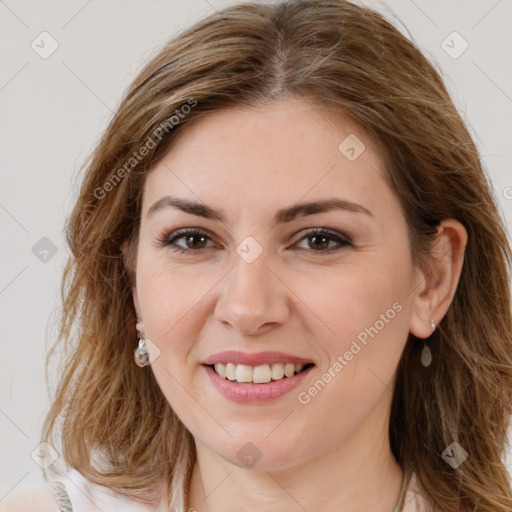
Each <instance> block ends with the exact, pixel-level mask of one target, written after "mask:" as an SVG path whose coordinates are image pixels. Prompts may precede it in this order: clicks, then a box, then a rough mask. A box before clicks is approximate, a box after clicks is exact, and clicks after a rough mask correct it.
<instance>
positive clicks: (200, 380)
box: [133, 99, 467, 512]
mask: <svg viewBox="0 0 512 512" xmlns="http://www.w3.org/2000/svg"><path fill="white" fill-rule="evenodd" d="M349 134H356V135H357V137H358V138H359V139H360V140H361V141H363V143H364V145H365V149H364V151H363V152H362V153H361V154H360V155H359V156H358V157H357V158H356V159H355V160H354V161H349V160H348V159H347V158H346V157H345V155H344V154H342V153H341V152H340V151H339V150H338V146H339V144H340V142H341V141H342V140H343V139H345V137H347V136H348V135H349ZM384 173H385V170H384V169H383V165H382V160H381V155H380V152H379V148H378V146H377V145H376V144H375V143H374V142H373V141H372V140H371V139H370V137H369V136H368V135H367V134H366V133H365V132H364V131H363V130H362V129H361V128H359V127H357V126H355V125H353V124H351V123H350V122H349V121H348V119H344V118H341V117H339V116H338V117H336V118H335V117H333V116H331V115H329V113H328V112H325V111H323V110H320V109H318V108H313V106H312V104H311V103H310V102H306V101H304V100H302V99H286V100H281V101H279V102H277V103H273V104H271V105H267V106H265V107H261V108H259V109H247V108H234V109H229V110H223V111H218V112H216V113H214V114H213V115H211V116H210V117H208V118H204V119H202V120H200V121H199V122H197V123H194V124H192V125H190V126H189V127H188V128H187V129H186V130H184V132H182V134H181V136H180V138H179V139H178V141H177V143H176V145H175V146H173V147H172V148H171V149H170V151H169V152H168V154H167V155H166V156H165V157H164V159H163V160H162V161H160V162H159V164H158V165H157V166H156V167H155V168H154V169H153V170H152V171H151V172H150V174H149V175H148V177H147V180H146V183H145V186H144V191H143V203H142V216H141V225H140V236H139V242H138V248H137V264H136V269H135V270H136V283H135V287H134V288H133V300H134V305H135V308H136V311H137V315H138V318H139V319H141V322H140V323H139V328H140V330H141V334H142V335H143V336H145V337H146V338H148V339H150V340H151V341H152V343H153V344H154V345H152V344H150V353H151V354H152V356H154V357H156V356H158V357H156V359H155V360H154V362H153V363H152V366H151V367H152V370H153V372H154V375H155V377H156V379H157V381H158V384H159V386H160V387H161V389H162V392H163V393H164V395H165V397H166V398H167V400H168V401H169V403H170V405H171V406H172V407H173V409H174V410H175V412H176V413H177V415H178V416H179V417H180V419H181V420H182V421H183V423H184V424H185V426H186V427H187V428H188V429H189V430H190V432H191V433H192V435H193V437H194V439H195V442H196V447H197V453H198V458H197V463H196V465H195V467H194V471H193V476H192V481H191V485H190V497H189V507H194V508H195V509H196V510H197V511H199V512H217V511H221V510H222V511H223V512H226V511H228V512H229V511H241V510H251V511H265V512H269V511H270V512H277V511H282V510H287V511H292V512H294V511H303V510H325V511H338V510H344V511H350V512H358V511H367V510H374V511H382V512H389V511H391V510H393V508H394V506H395V505H396V502H397V500H398V496H399V492H400V487H401V484H402V478H403V474H402V471H401V468H400V467H399V465H398V464H397V462H396V460H395V459H394V457H393V455H392V453H391V450H390V446H389V440H388V422H389V410H390V404H391V398H392V389H393V377H394V372H395V369H396V366H397V364H398V361H399V358H400V355H401V353H402V351H403V348H404V346H405V343H406V341H407V338H408V334H409V333H410V332H411V333H413V334H414V335H416V336H417V337H419V338H427V337H429V336H430V335H431V333H432V327H431V319H433V320H434V321H435V323H436V325H437V324H439V322H440V321H441V319H442V318H443V316H444V315H445V314H446V311H447V309H448V307H449V305H450V303H451V301H452V298H453V295H454V293H455V289H456V286H457V282H458V279H459V276H460V271H461V267H462V261H463V252H464V248H465V245H466V241H467V234H466V231H465V229H464V227H463V226H462V225H461V224H460V223H458V222H457V221H455V220H451V219H448V220H445V221H443V223H442V224H441V226H440V228H439V233H438V243H437V245H436V250H435V252H434V253H433V254H432V262H433V266H432V269H433V271H431V272H429V273H426V272H423V271H422V270H421V269H419V268H416V267H415V265H413V262H412V260H411V250H410V245H409V240H408V237H407V231H406V220H405V217H404V215H403V212H402V210H401V208H400V204H399V202H398V199H397V198H396V197H395V195H394V194H393V192H392V191H391V189H390V188H389V187H388V185H387V184H386V182H385V181H384V178H383V176H384ZM165 195H173V196H177V197H180V198H184V199H188V200H192V201H199V202H204V203H206V204H207V205H209V206H211V207H214V208H217V209H222V210H223V211H224V213H225V216H226V220H225V222H220V221H218V220H212V219H205V218H202V217H199V216H195V215H192V214H190V213H185V212H182V211H180V210H179V209H177V208H172V207H167V208H163V209H161V210H159V211H157V212H155V213H154V214H152V215H150V216H149V217H148V216H147V212H148V210H149V208H150V207H151V206H152V205H153V204H154V203H155V202H156V201H157V200H159V199H160V198H162V197H163V196H165ZM330 197H338V198H344V199H348V200H350V201H352V202H356V203H359V204H360V205H362V206H364V207H365V208H367V209H369V210H370V211H371V213H372V216H368V215H365V214H362V213H355V212H349V211H330V212H324V213H317V214H314V215H308V216H304V217H299V218H297V219H295V220H293V221H291V222H289V223H283V224H277V225H276V224H274V223H273V220H272V219H273V216H274V213H275V211H276V210H278V209H280V208H284V207H287V206H292V205H294V204H296V203H298V202H306V201H313V200H318V199H326V198H330ZM186 227H191V228H198V229H200V230H202V231H206V234H207V236H208V237H209V238H208V239H207V241H206V242H204V243H201V239H200V238H197V237H196V238H195V239H193V240H190V239H188V238H186V237H185V238H183V237H182V238H181V239H179V240H176V242H175V244H177V245H179V246H181V247H183V248H188V251H189V253H187V254H180V253H178V252H176V251H173V250H172V246H170V245H167V246H165V245H159V239H160V238H161V237H165V236H166V235H170V234H172V233H173V232H174V231H176V230H177V229H180V228H186ZM322 227H327V228H329V229H331V230H333V231H335V232H337V233H339V234H340V236H341V237H343V236H349V237H350V238H351V240H352V242H353V246H343V245H341V246H340V245H339V244H338V243H337V242H336V241H335V240H332V239H331V241H330V242H329V245H328V246H327V247H324V246H322V243H321V242H318V238H317V239H316V242H315V240H314V239H313V240H312V238H311V236H310V237H309V238H308V237H306V235H307V234H309V235H311V234H310V233H307V231H312V230H313V228H318V229H319V228H322ZM248 236H251V237H253V238H254V239H255V240H256V241H257V242H258V243H259V245H260V246H261V248H262V249H263V252H262V254H261V255H259V256H258V257H257V258H256V260H255V261H254V262H252V263H250V264H249V263H247V261H246V260H244V259H243V258H242V257H240V256H239V254H238V253H237V252H236V248H237V246H239V244H240V243H241V242H242V241H243V240H244V239H245V238H246V237H248ZM169 238H170V237H169ZM187 240H188V244H187ZM197 247H199V248H197ZM336 247H337V249H331V250H330V251H328V248H336ZM322 251H323V252H322ZM432 269H431V270H432ZM396 303H398V304H399V305H400V306H401V309H400V312H399V313H397V314H396V315H395V316H394V318H393V319H392V320H389V321H388V322H386V323H385V326H384V328H382V329H380V330H379V332H378V334H377V335H375V336H374V337H373V338H369V339H368V343H367V345H366V346H364V347H363V348H362V350H361V351H360V352H359V353H357V355H355V356H354V357H353V359H352V360H351V361H348V362H347V364H346V365H345V366H344V367H343V369H342V371H339V372H337V373H336V376H335V377H334V378H332V380H331V381H330V382H329V383H328V384H327V385H326V386H325V388H324V389H322V390H321V392H319V393H318V394H317V395H316V396H315V397H313V398H312V399H311V400H310V402H309V403H307V404H302V403H300V402H299V401H298V394H299V393H300V392H301V391H307V390H308V388H309V387H310V386H312V385H313V384H314V382H316V381H317V380H318V379H319V378H321V376H322V374H323V373H324V372H327V371H328V369H329V368H330V367H332V365H333V363H334V361H336V359H337V357H338V356H340V355H341V356H343V354H344V353H345V352H346V351H347V350H349V348H350V346H351V343H352V342H353V341H354V340H355V339H356V338H357V336H358V334H360V333H361V332H362V331H364V329H365V328H367V327H370V326H374V325H375V324H376V321H377V320H379V319H381V318H382V317H381V315H382V314H385V313H386V311H387V310H389V309H390V308H392V305H393V304H396ZM155 347H157V348H155ZM228 349H241V350H245V351H247V352H259V351H266V350H276V351H282V352H286V353H291V354H294V355H297V356H300V357H306V358H308V359H311V360H312V361H313V362H314V363H315V365H316V366H315V368H314V369H313V371H312V372H311V373H310V374H309V375H308V376H307V377H306V379H305V380H304V382H303V383H302V384H301V386H299V388H298V389H297V390H294V391H292V392H290V393H288V394H286V395H284V396H282V397H281V398H279V399H278V400H277V401H274V402H272V403H267V404H237V403H234V402H231V401H230V400H228V399H227V398H225V397H224V396H222V395H221V394H219V393H218V392H217V390H216V389H215V388H214V387H213V386H212V385H211V383H210V380H209V378H208V377H207V375H205V372H204V371H203V368H202V367H201V366H200V363H201V361H203V360H204V359H205V358H206V357H208V356H209V355H211V354H213V353H215V352H218V351H221V350H228ZM434 357H435V354H434ZM424 371H428V369H426V370H424ZM249 442H250V443H252V444H253V445H255V447H256V448H257V450H258V453H260V454H261V459H260V460H259V461H258V462H257V463H256V464H255V465H254V466H252V467H250V468H248V467H246V466H245V465H244V463H243V462H242V460H240V459H239V457H238V456H237V452H238V451H239V450H240V449H241V448H242V447H243V446H244V445H245V444H246V443H249Z"/></svg>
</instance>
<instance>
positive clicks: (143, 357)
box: [133, 338, 150, 368]
mask: <svg viewBox="0 0 512 512" xmlns="http://www.w3.org/2000/svg"><path fill="white" fill-rule="evenodd" d="M133 356H134V359H135V364H136V365H137V366H140V367H141V368H143V367H144V366H148V365H149V364H150V363H149V353H148V347H147V346H146V340H145V339H144V338H141V339H140V340H139V345H138V347H137V348H136V349H135V350H134V351H133Z"/></svg>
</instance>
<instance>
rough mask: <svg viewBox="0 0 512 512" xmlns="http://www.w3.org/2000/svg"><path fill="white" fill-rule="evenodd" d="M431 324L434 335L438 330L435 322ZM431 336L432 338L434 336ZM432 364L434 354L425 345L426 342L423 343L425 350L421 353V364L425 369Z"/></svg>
mask: <svg viewBox="0 0 512 512" xmlns="http://www.w3.org/2000/svg"><path fill="white" fill-rule="evenodd" d="M430 322H431V325H432V334H434V332H435V330H436V324H435V322H434V320H430ZM432 334H431V336H432ZM431 363H432V352H431V350H430V348H429V346H428V345H427V344H426V343H425V341H424V342H423V350H422V351H421V364H422V365H423V366H425V368H426V367H427V366H430V364H431Z"/></svg>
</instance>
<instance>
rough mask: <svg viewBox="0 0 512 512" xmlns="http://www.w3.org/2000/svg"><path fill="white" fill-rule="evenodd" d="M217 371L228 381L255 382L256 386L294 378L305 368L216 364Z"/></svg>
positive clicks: (283, 365) (289, 364) (295, 366)
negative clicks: (285, 378) (284, 378)
mask: <svg viewBox="0 0 512 512" xmlns="http://www.w3.org/2000/svg"><path fill="white" fill-rule="evenodd" d="M214 368H215V371H216V372H217V373H218V374H219V375H220V376H221V377H222V378H224V379H225V378H227V379H228V380H236V381H237V382H254V383H255V384H264V383H265V382H270V381H271V380H280V379H282V378H283V377H284V376H285V375H286V377H292V376H293V375H294V374H295V373H299V372H300V371H302V369H303V368H304V365H303V364H293V363H286V364H282V363H275V364H272V365H269V364H261V365H259V366H249V365H247V364H234V363H228V364H223V363H216V364H215V365H214Z"/></svg>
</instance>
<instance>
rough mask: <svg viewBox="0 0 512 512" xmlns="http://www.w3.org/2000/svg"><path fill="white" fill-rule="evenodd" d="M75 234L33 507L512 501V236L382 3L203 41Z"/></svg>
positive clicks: (434, 81)
mask: <svg viewBox="0 0 512 512" xmlns="http://www.w3.org/2000/svg"><path fill="white" fill-rule="evenodd" d="M67 235H68V241H69V245H70V248H71V251H72V257H71V259H70V261H69V263H68V266H67V268H66V271H65V275H64V281H63V298H64V304H65V306H64V311H63V319H62V325H61V340H64V341H65V340H71V339H75V340H76V346H74V347H73V350H70V351H69V354H70V355H69V360H68V361H67V364H66V367H65V371H64V373H63V376H62V380H61V383H60V386H59V388H58V391H57V395H56V398H55V402H54V405H53V407H52V409H51V410H50V412H49V415H48V417H47V420H46V423H45V428H44V435H43V439H44V440H45V441H47V442H48V443H50V444H51V445H53V446H58V447H59V451H60V453H61V454H62V458H61V459H59V461H57V462H56V463H55V464H53V465H51V466H50V469H49V471H48V475H47V478H48V482H49V485H48V489H47V490H45V491H38V492H37V493H36V494H33V495H26V496H25V497H24V498H22V500H21V501H18V502H17V505H12V508H8V510H15V507H18V508H17V510H29V509H30V505H29V501H30V499H34V500H39V501H38V508H39V510H41V509H42V510H48V511H50V510H75V511H78V512H80V511H85V510H96V509H99V510H102V511H104V512H107V511H111V510H176V511H185V510H189V511H190V510H197V511H199V512H203V511H204V512H207V511H208V512H211V511H213V512H216V511H219V510H224V511H226V510H227V511H230V510H241V509H243V510H261V511H263V510H265V511H283V510H286V511H295V510H297V511H299V510H309V511H313V510H327V511H331V510H332V511H334V510H350V511H353V512H356V511H363V510H375V511H379V512H380V511H382V512H388V511H389V512H391V511H400V510H405V511H411V512H412V511H427V510H433V511H440V512H447V511H450V512H451V511H460V512H466V511H474V510H478V511H482V512H487V511H488V512H490V511H506V510H511V508H512V491H511V487H510V482H509V478H508V475H507V470H506V468H505V466H504V463H503V461H502V456H503V451H504V448H505V446H506V432H507V426H508V424H509V420H510V414H511V402H512V350H511V349H512V344H511V339H512V338H511V313H510V292H509V287H508V279H509V263H510V255H511V254H510V247H509V243H508V240H507V236H506V232H505V230H504V227H503V223H502V221H501V219H500V216H499V214H498V210H497V207H496V202H495V200H494V198H493V195H492V192H491V189H490V186H489V184H488V181H487V179H486V177H485V175H484V173H483V170H482V164H481V160H480V156H479V154H478V152H477V149H476V147H475V144H474V142H473V140H472V139H471V136H470V134H469V133H468V130H467V129H466V127H465V125H464V122H463V121H462V119H461V117H460V115H459V114H458V112H457V111H456V108H455V107H454V105H453V103H452V101H451V99H450V97H449V95H448V93H447V91H446V88H445V86H444V85H443V82H442V80H441V78H440V76H439V74H438V73H437V72H436V71H435V70H434V68H433V67H432V65H431V64H430V63H429V62H428V61H427V60H426V58H425V57H424V56H423V55H422V54H421V52H420V51H419V50H418V49H417V48H416V47H415V46H414V45H413V44H412V43H411V42H410V41H408V40H407V39H406V38H404V37H403V36H402V35H401V34H400V33H399V31H398V30H397V29H395V28H394V27H393V26H392V25H391V24H390V23H388V22H387V21H385V20H384V19H383V17H382V16H380V15H379V14H377V13H375V12H373V11H371V10H369V9H367V8H364V7H361V6H357V5H355V4H352V3H350V2H347V1H345V0H304V1H302V0H300V1H291V2H284V3H280V4H277V5H263V4H244V5H239V6H236V7H230V8H227V9H224V10H223V11H220V12H218V13H216V14H214V15H212V16H210V17H209V18H207V19H205V20H203V21H201V22H200V23H198V24H197V25H195V26H194V27H192V28H190V29H189V30H187V31H185V32H184V33H182V34H181V35H180V36H178V37H177V38H176V39H174V40H173V41H171V42H170V43H169V44H168V45H166V46H165V48H163V49H162V51H161V52H160V53H159V54H158V55H157V56H156V57H155V58H154V59H152V60H151V62H150V63H149V64H148V65H147V66H146V67H145V68H144V69H143V70H142V72H141V73H140V75H139V76H138V77H137V78H136V80H135V81H134V83H133V84H132V85H131V87H130V88H129V90H128V91H127V93H126V95H125V97H124V98H123V101H122V103H121V105H120V107H119V109H118V111H117V113H116V115H115V117H114V119H113V120H112V122H111V123H110V126H109V127H108V129H107V131H106V133H105V134H104V136H103V138H102V140H101V142H100V144H99V145H98V147H97V149H96V150H95V152H94V154H93V156H92V159H91V161H90V162H89V164H88V167H87V172H86V173H85V176H84V179H83V184H82V188H81V192H80V197H79V198H78V201H77V203H76V205H75V207H74V209H73V212H72V215H71V217H70V219H69V223H68V227H67ZM73 329H75V331H73ZM73 337H76V338H73ZM134 359H135V362H134ZM57 434H58V435H57ZM57 439H61V441H60V444H59V443H58V442H57ZM62 459H63V462H65V464H64V465H62V467H58V465H59V462H62ZM7 506H8V505H7Z"/></svg>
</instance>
